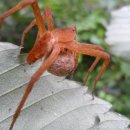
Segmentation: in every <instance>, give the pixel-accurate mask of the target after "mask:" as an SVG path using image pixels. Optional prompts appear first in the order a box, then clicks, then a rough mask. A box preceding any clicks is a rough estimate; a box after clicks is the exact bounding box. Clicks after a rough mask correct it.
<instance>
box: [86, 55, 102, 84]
mask: <svg viewBox="0 0 130 130" xmlns="http://www.w3.org/2000/svg"><path fill="white" fill-rule="evenodd" d="M99 60H100V57H96V59H95V60H94V62H93V64H92V65H91V67H90V68H89V70H88V73H87V75H86V77H85V79H84V84H86V82H87V80H88V77H89V75H90V74H91V73H92V71H93V70H94V68H95V66H96V65H97V63H98V62H99Z"/></svg>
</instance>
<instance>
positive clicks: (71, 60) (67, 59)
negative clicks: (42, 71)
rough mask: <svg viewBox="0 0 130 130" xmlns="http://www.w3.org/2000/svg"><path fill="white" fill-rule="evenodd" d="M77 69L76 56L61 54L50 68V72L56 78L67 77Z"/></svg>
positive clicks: (66, 53)
mask: <svg viewBox="0 0 130 130" xmlns="http://www.w3.org/2000/svg"><path fill="white" fill-rule="evenodd" d="M74 67H75V56H74V54H72V53H68V52H61V53H60V54H59V56H58V58H57V60H56V61H55V62H54V63H53V64H52V65H51V66H50V67H49V68H48V72H50V73H52V74H54V75H56V76H66V75H67V74H69V73H70V72H71V71H72V70H73V69H74Z"/></svg>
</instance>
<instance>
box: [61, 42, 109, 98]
mask: <svg viewBox="0 0 130 130" xmlns="http://www.w3.org/2000/svg"><path fill="white" fill-rule="evenodd" d="M60 46H61V47H63V48H67V49H70V50H72V51H74V52H76V53H81V54H85V55H90V56H94V57H99V58H103V59H104V62H103V65H102V67H101V69H100V71H99V73H98V75H97V76H96V78H95V80H94V87H93V90H92V97H93V99H94V92H95V89H96V84H97V81H98V80H99V79H100V77H101V75H102V74H103V72H104V71H105V69H106V67H107V66H108V64H109V62H110V56H109V54H107V53H106V52H103V51H101V50H96V49H92V48H88V47H87V46H86V45H85V44H78V43H75V42H71V43H69V44H62V43H61V44H60ZM95 63H96V62H95Z"/></svg>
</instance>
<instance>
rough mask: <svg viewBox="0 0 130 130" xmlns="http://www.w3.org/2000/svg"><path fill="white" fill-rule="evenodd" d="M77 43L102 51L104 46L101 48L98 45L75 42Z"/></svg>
mask: <svg viewBox="0 0 130 130" xmlns="http://www.w3.org/2000/svg"><path fill="white" fill-rule="evenodd" d="M77 44H82V46H85V48H91V49H96V50H101V51H104V48H102V47H101V46H99V45H95V44H89V43H79V42H77Z"/></svg>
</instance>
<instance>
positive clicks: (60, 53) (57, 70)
mask: <svg viewBox="0 0 130 130" xmlns="http://www.w3.org/2000/svg"><path fill="white" fill-rule="evenodd" d="M28 5H31V6H32V7H33V12H34V14H35V18H36V19H35V20H33V21H32V23H31V24H30V25H29V26H28V27H27V28H26V29H25V30H24V32H23V35H22V40H21V45H20V47H23V43H24V38H25V36H26V33H27V32H28V31H29V30H30V29H31V28H32V27H33V26H34V25H37V26H38V34H37V38H36V41H35V44H34V47H33V48H32V50H31V51H30V52H29V54H28V56H27V63H28V64H32V63H34V62H35V61H36V60H38V59H40V58H44V60H43V63H42V64H41V66H40V67H39V69H38V70H37V71H36V72H35V73H34V74H33V76H32V77H31V79H30V81H29V83H28V86H27V88H26V90H25V93H24V95H23V97H22V100H21V102H20V104H19V106H18V108H17V110H16V112H15V114H14V116H13V120H12V123H11V125H10V129H9V130H12V128H13V125H14V123H15V122H16V119H17V118H18V116H19V114H20V112H21V109H22V107H23V105H24V103H25V101H26V99H27V97H28V95H29V94H30V92H31V90H32V88H33V87H34V84H35V82H36V81H37V80H38V79H39V78H40V76H41V75H42V74H43V73H44V72H45V71H46V70H48V71H49V72H51V73H53V74H55V75H58V76H64V75H68V74H73V72H74V71H75V69H76V67H77V65H78V55H79V53H81V54H85V55H90V56H94V57H96V59H95V61H94V63H93V64H92V65H91V67H90V69H89V70H88V73H87V75H86V77H85V82H86V81H87V79H88V76H89V75H90V73H91V72H92V71H93V69H94V68H95V66H96V65H97V63H98V62H99V60H100V59H101V58H103V59H104V62H103V65H102V67H101V69H100V71H99V73H98V75H97V77H96V78H95V80H94V88H93V91H92V95H93V97H94V90H95V88H96V83H97V81H98V80H99V79H100V77H101V75H102V73H103V72H104V71H105V69H106V67H107V66H108V64H109V62H110V56H109V55H108V54H107V53H105V52H104V50H103V48H101V47H100V46H97V45H92V44H87V43H85V44H83V43H82V44H80V43H79V42H77V41H76V34H77V33H76V27H75V26H71V27H67V28H56V29H55V28H54V25H53V18H52V15H51V10H50V8H49V7H48V6H46V7H45V9H44V13H43V15H41V13H40V9H39V6H38V4H37V0H23V2H21V3H19V4H18V5H16V6H15V7H13V8H12V9H10V10H9V11H7V12H6V13H4V14H3V15H1V16H0V25H1V24H2V22H3V21H4V19H5V18H6V17H7V16H9V15H11V14H12V13H14V12H16V11H18V10H20V9H22V8H24V7H26V6H28ZM45 21H47V23H48V30H47V29H46V27H45ZM43 87H44V85H43Z"/></svg>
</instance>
